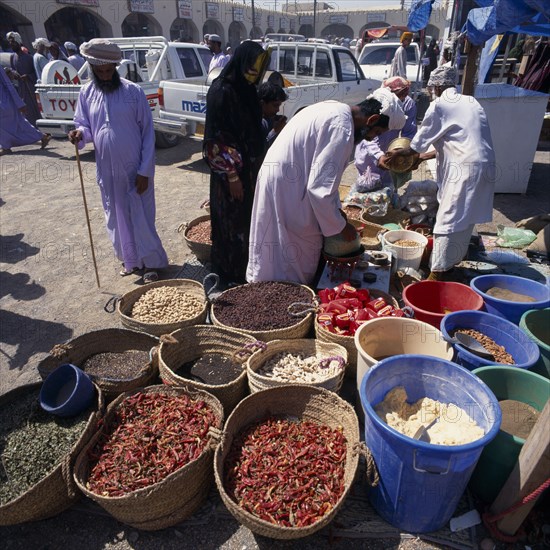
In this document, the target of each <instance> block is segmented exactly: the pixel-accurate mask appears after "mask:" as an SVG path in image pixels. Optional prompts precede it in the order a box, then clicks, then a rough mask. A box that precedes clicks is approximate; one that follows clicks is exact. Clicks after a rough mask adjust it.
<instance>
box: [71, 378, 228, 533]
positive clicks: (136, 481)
mask: <svg viewBox="0 0 550 550" xmlns="http://www.w3.org/2000/svg"><path fill="white" fill-rule="evenodd" d="M223 418H224V416H223V408H222V405H221V403H220V402H219V401H218V399H216V398H215V397H214V396H213V395H210V394H209V393H208V392H205V391H201V390H197V389H194V388H189V387H178V388H176V387H169V386H148V387H146V388H141V389H139V390H134V391H132V392H126V393H124V394H122V395H120V396H119V397H117V398H116V399H115V400H114V401H113V402H112V403H111V404H110V405H109V407H108V409H107V411H106V413H105V417H104V419H103V423H102V425H101V427H100V428H99V429H98V431H97V432H96V433H95V434H94V435H93V437H92V438H91V439H90V441H89V442H88V444H87V445H86V447H85V448H84V449H82V451H81V452H80V454H79V455H78V457H77V459H76V463H75V467H74V479H75V481H76V483H77V485H78V488H79V489H80V490H81V491H82V492H83V493H84V494H85V495H86V496H87V497H88V498H90V499H92V500H93V501H94V502H96V503H97V504H99V505H100V506H101V507H102V508H104V509H105V510H106V511H107V512H109V513H110V514H111V515H112V516H113V517H115V518H116V519H117V520H118V521H121V522H122V523H126V524H128V525H131V526H132V527H135V528H137V529H143V530H148V531H153V530H158V529H164V528H166V527H170V526H172V525H175V524H177V523H179V522H180V521H183V520H184V519H185V518H187V517H189V516H190V515H192V514H193V513H194V512H195V511H196V510H198V509H199V508H200V507H201V506H202V504H203V503H204V502H205V500H206V498H207V496H208V492H209V489H210V486H211V485H212V482H213V469H212V460H213V454H214V451H213V447H214V445H215V444H216V443H217V441H218V440H219V434H220V429H221V427H222V425H223Z"/></svg>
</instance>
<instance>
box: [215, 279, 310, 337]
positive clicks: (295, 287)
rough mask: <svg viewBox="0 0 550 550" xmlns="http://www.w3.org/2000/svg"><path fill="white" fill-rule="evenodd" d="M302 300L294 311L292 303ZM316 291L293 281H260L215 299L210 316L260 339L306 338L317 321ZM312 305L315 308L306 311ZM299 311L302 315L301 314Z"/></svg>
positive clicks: (218, 324)
mask: <svg viewBox="0 0 550 550" xmlns="http://www.w3.org/2000/svg"><path fill="white" fill-rule="evenodd" d="M296 304H300V306H298V307H297V309H298V310H300V309H301V310H302V311H304V314H303V315H302V314H301V313H300V312H299V311H296V312H293V308H291V306H293V305H296ZM314 307H315V293H314V292H313V291H312V290H311V289H310V288H308V287H307V286H304V285H300V284H297V283H289V282H273V281H266V282H259V283H250V284H246V285H241V286H237V287H235V288H230V289H229V290H226V291H224V292H222V293H221V294H220V295H219V296H218V297H217V298H216V300H215V301H213V303H212V309H211V312H210V316H211V319H212V323H213V324H214V325H217V326H221V327H225V328H230V329H236V330H239V331H242V332H246V333H247V334H250V335H251V336H254V337H255V338H256V340H261V341H263V342H269V341H271V340H287V339H290V338H304V337H305V336H307V334H308V333H309V331H310V330H311V327H312V325H313V310H314ZM308 309H310V310H311V312H306V311H307V310H308ZM297 315H298V316H297Z"/></svg>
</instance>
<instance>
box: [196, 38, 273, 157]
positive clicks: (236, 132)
mask: <svg viewBox="0 0 550 550" xmlns="http://www.w3.org/2000/svg"><path fill="white" fill-rule="evenodd" d="M263 53H264V49H263V48H262V47H261V46H260V45H259V44H258V43H256V42H252V41H251V40H247V41H245V42H243V43H242V44H240V45H239V46H237V48H236V49H235V53H234V54H233V57H232V58H231V59H230V61H229V63H228V64H227V65H226V66H225V67H224V68H223V70H222V72H221V74H220V76H219V77H218V78H216V79H215V80H214V82H212V84H211V86H210V88H209V90H208V95H207V98H206V123H205V133H204V138H205V140H209V139H214V140H221V141H224V142H226V143H227V144H228V145H233V146H235V147H236V148H237V150H238V151H239V152H240V153H241V155H244V156H247V157H260V156H261V155H262V154H263V146H264V145H263V139H262V109H261V105H260V102H259V100H258V95H257V92H256V86H255V85H254V84H251V83H250V82H248V80H246V78H245V77H244V75H245V72H246V71H247V70H248V69H250V68H252V67H253V66H254V63H255V61H256V59H257V58H258V56H259V55H261V54H263Z"/></svg>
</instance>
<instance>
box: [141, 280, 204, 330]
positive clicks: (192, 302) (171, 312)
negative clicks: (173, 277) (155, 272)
mask: <svg viewBox="0 0 550 550" xmlns="http://www.w3.org/2000/svg"><path fill="white" fill-rule="evenodd" d="M204 307H205V306H204V301H203V300H200V299H199V298H197V297H196V296H194V295H193V294H190V293H189V292H185V291H184V290H181V289H179V288H176V287H173V286H159V287H156V288H152V289H151V290H148V291H147V292H146V293H145V294H143V296H140V298H139V300H137V301H136V303H135V304H134V305H133V307H132V317H133V318H134V319H136V321H141V322H142V323H159V324H165V323H177V322H178V321H185V320H186V319H192V318H193V317H196V316H197V315H198V314H199V313H200V312H201V311H202V310H203V309H204Z"/></svg>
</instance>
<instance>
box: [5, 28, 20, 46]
mask: <svg viewBox="0 0 550 550" xmlns="http://www.w3.org/2000/svg"><path fill="white" fill-rule="evenodd" d="M6 38H7V39H8V40H9V39H10V38H13V39H14V40H15V41H16V42H17V43H18V44H23V39H22V38H21V35H20V34H19V33H18V32H15V31H10V32H9V33H8V34H6Z"/></svg>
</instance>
